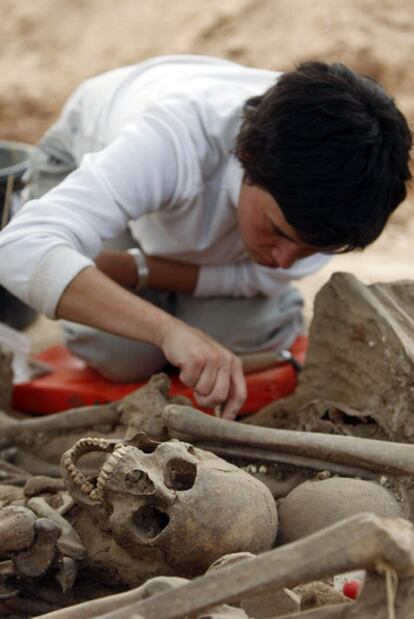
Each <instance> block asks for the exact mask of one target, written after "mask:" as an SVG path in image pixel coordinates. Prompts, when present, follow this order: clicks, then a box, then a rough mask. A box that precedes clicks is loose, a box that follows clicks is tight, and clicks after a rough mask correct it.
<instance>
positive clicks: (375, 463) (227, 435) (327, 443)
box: [163, 404, 414, 475]
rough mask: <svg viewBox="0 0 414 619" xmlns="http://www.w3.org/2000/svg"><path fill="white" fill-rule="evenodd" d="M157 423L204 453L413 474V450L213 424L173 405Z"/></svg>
mask: <svg viewBox="0 0 414 619" xmlns="http://www.w3.org/2000/svg"><path fill="white" fill-rule="evenodd" d="M163 418H164V421H165V424H166V426H167V428H168V432H169V434H170V436H171V437H174V438H179V439H181V440H183V441H187V442H189V443H194V444H196V445H197V446H198V447H201V448H204V449H211V450H214V446H217V447H218V448H220V449H221V448H222V447H230V446H231V447H232V448H233V449H234V454H235V455H237V451H238V450H237V448H238V447H240V448H242V450H241V453H244V454H247V453H248V450H250V449H251V450H253V451H254V453H255V454H256V458H257V457H258V454H259V453H260V452H262V453H263V455H264V456H266V454H270V453H272V455H273V456H274V461H278V459H279V458H280V461H281V462H288V461H289V458H288V456H291V457H292V458H293V459H294V460H295V461H297V462H298V463H300V465H301V466H309V467H311V468H317V469H321V468H329V465H330V464H336V465H340V466H341V467H342V466H343V467H346V468H348V469H349V467H352V468H353V469H359V470H361V471H370V472H374V473H382V474H389V475H414V445H407V444H402V443H391V442H388V441H376V440H372V439H365V438H357V437H353V436H337V435H332V434H321V433H318V432H296V431H292V430H277V429H274V428H262V427H258V426H253V425H245V424H240V423H235V422H233V421H225V420H223V419H217V418H214V417H211V416H208V415H204V414H203V413H200V412H199V411H197V410H196V409H194V408H192V407H190V406H178V405H176V404H170V405H168V406H166V407H165V409H164V412H163ZM207 445H208V446H207ZM221 453H223V451H222V452H221ZM264 459H265V458H264Z"/></svg>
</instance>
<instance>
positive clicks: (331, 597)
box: [295, 582, 349, 611]
mask: <svg viewBox="0 0 414 619" xmlns="http://www.w3.org/2000/svg"><path fill="white" fill-rule="evenodd" d="M295 591H298V592H300V610H301V611H302V610H309V609H310V608H320V607H321V606H331V605H332V604H343V603H344V602H349V600H348V598H346V597H345V596H344V595H343V594H342V593H341V592H340V591H336V589H334V587H332V586H331V585H328V584H327V583H325V582H310V583H307V584H306V585H301V586H300V587H297V588H295Z"/></svg>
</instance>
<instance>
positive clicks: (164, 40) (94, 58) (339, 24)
mask: <svg viewBox="0 0 414 619" xmlns="http://www.w3.org/2000/svg"><path fill="white" fill-rule="evenodd" d="M1 6H2V10H3V19H2V20H1V22H0V39H1V41H2V55H1V58H0V75H1V86H2V87H1V91H0V112H1V118H2V122H1V128H0V139H16V140H22V141H28V142H35V141H36V140H37V139H38V138H39V137H40V135H41V134H42V132H43V131H44V130H45V129H46V127H47V126H48V125H49V124H50V122H51V121H52V120H53V119H54V118H55V117H56V115H57V113H58V111H59V109H60V107H61V105H62V104H63V102H64V101H65V99H66V97H67V96H68V95H69V93H70V92H71V91H72V90H73V89H74V88H75V86H76V85H77V84H78V83H79V82H80V81H81V80H82V79H84V78H86V77H88V76H91V75H94V74H96V73H98V72H100V71H104V70H106V69H109V68H112V67H116V66H120V65H122V64H128V63H133V62H136V61H139V60H142V59H144V58H146V57H149V56H153V55H157V54H164V53H201V54H211V55H218V56H225V57H228V58H231V59H233V60H236V61H240V62H243V63H247V64H251V65H255V66H263V67H268V68H273V69H287V68H289V67H292V65H294V64H295V63H297V62H299V61H301V60H304V59H311V58H312V59H316V58H319V59H326V60H329V61H332V60H335V61H341V62H344V63H347V64H349V65H351V66H352V67H354V68H356V69H357V70H360V71H362V72H365V73H368V74H370V75H372V76H373V77H375V78H377V79H379V80H380V81H381V82H382V83H383V84H384V85H385V87H386V88H387V89H388V90H389V91H390V92H391V93H392V94H393V95H394V96H395V97H396V99H397V101H398V103H399V105H400V107H401V108H402V110H403V111H404V112H405V113H406V115H407V116H408V117H409V119H410V120H411V121H412V120H413V118H414V73H413V71H412V59H413V58H414V3H413V2H410V1H409V2H407V1H406V0H335V1H333V0H313V1H311V0H226V2H223V1H222V0H204V2H193V1H191V0H176V2H174V3H171V2H170V1H169V0H152V1H151V2H149V1H147V2H144V1H143V0H116V2H115V1H113V0H36V2H31V3H29V2H27V0H2V3H1ZM413 203H414V198H413V197H411V198H410V199H409V200H407V202H406V204H405V205H404V206H403V207H401V208H400V209H399V212H398V213H397V214H396V216H395V217H394V219H393V221H392V222H391V223H390V225H389V226H388V230H387V231H386V232H385V233H384V235H383V237H382V238H381V239H380V240H379V241H378V242H377V243H376V244H374V245H373V246H372V247H371V248H369V249H368V250H366V251H365V252H364V254H363V256H361V255H357V254H355V255H349V256H342V257H336V258H335V259H334V260H333V261H332V263H331V265H330V266H328V267H327V268H325V270H324V271H322V272H321V273H319V274H317V275H316V276H314V277H312V278H309V279H308V280H306V281H305V282H303V283H302V285H301V286H302V289H303V291H304V293H305V295H306V299H307V302H308V308H307V312H308V315H309V313H310V308H311V302H312V299H313V296H314V293H315V291H316V290H317V289H318V288H319V287H320V285H322V284H323V282H324V281H326V279H327V278H328V277H329V275H330V273H331V272H333V271H336V270H344V271H351V272H353V273H355V274H357V275H358V276H359V277H361V279H362V280H363V281H365V282H367V283H368V282H373V281H378V280H382V281H385V280H393V279H399V278H412V277H413V249H412V239H414V216H413V214H412V211H413Z"/></svg>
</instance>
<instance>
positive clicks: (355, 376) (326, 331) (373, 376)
mask: <svg viewBox="0 0 414 619" xmlns="http://www.w3.org/2000/svg"><path fill="white" fill-rule="evenodd" d="M413 316H414V283H413V282H412V281H402V282H394V283H389V284H372V285H370V286H366V285H364V284H362V283H361V282H359V281H358V280H357V278H356V277H354V276H353V275H351V274H349V273H335V274H334V275H333V276H332V277H331V279H330V281H329V282H328V283H327V284H326V285H325V286H324V287H323V288H322V289H321V291H320V292H319V293H318V295H317V297H316V300H315V306H314V317H313V320H312V324H311V328H310V336H309V348H308V352H307V358H306V364H305V367H304V370H303V372H302V373H301V375H300V378H299V385H298V388H297V389H296V391H295V393H294V394H293V395H292V396H290V397H288V398H286V399H285V400H282V401H279V402H274V403H272V404H270V405H269V406H268V407H266V408H265V409H263V411H262V412H260V413H259V414H258V415H255V416H254V418H253V419H252V420H251V422H252V423H254V424H260V425H265V426H274V425H275V424H277V423H278V421H279V419H280V418H281V417H282V416H287V417H288V418H289V419H290V422H291V423H292V424H293V423H294V421H295V420H296V428H297V429H312V430H314V429H318V428H320V429H321V430H322V429H323V428H325V430H326V431H336V432H340V433H346V432H352V433H353V434H356V433H358V432H361V435H365V436H367V435H369V434H368V433H369V432H371V431H372V430H374V431H375V432H376V433H377V436H378V438H384V437H388V438H390V439H392V440H394V441H402V442H411V441H412V440H413V438H414V419H413V415H412V411H413V408H414V319H413ZM379 386H380V388H379ZM298 411H300V415H299V417H298ZM336 411H338V412H336ZM341 411H343V412H344V413H346V414H348V415H349V416H350V417H352V418H353V419H354V420H360V421H361V423H359V424H358V423H357V424H355V423H354V424H353V425H352V426H349V425H347V423H346V417H345V416H344V415H341ZM326 412H328V415H330V419H329V420H327V421H324V420H322V416H324V417H326Z"/></svg>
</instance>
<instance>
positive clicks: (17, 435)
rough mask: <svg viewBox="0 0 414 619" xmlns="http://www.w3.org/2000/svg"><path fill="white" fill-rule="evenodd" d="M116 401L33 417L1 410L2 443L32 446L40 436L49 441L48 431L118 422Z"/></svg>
mask: <svg viewBox="0 0 414 619" xmlns="http://www.w3.org/2000/svg"><path fill="white" fill-rule="evenodd" d="M116 406H117V402H114V403H112V404H107V405H106V404H105V405H101V406H85V407H82V408H76V409H73V410H69V411H66V412H64V413H59V414H56V415H46V416H44V417H36V418H34V419H15V418H14V417H11V416H10V415H6V414H5V413H2V412H0V446H2V447H7V446H9V445H13V446H15V445H31V443H32V442H33V441H34V440H35V439H36V438H37V440H39V438H40V442H43V443H44V442H46V440H47V439H46V436H47V435H48V434H52V435H58V434H65V432H66V433H71V432H74V431H75V430H83V431H84V430H86V429H87V428H91V427H100V426H104V425H111V426H113V425H115V424H117V423H118V420H119V414H118V412H117V408H116Z"/></svg>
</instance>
